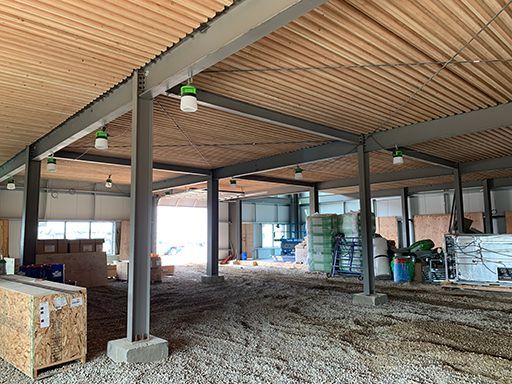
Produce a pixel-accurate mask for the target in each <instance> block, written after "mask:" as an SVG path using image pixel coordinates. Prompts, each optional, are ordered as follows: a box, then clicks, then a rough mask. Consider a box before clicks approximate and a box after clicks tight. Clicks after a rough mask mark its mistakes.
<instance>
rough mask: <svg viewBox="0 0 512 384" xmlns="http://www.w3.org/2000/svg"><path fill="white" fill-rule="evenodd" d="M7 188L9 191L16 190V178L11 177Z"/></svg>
mask: <svg viewBox="0 0 512 384" xmlns="http://www.w3.org/2000/svg"><path fill="white" fill-rule="evenodd" d="M7 189H8V190H9V191H14V190H15V189H16V183H15V182H14V179H9V181H8V182H7Z"/></svg>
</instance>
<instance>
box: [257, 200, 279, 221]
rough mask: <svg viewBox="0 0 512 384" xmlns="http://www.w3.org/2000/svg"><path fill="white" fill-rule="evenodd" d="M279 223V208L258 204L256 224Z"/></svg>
mask: <svg viewBox="0 0 512 384" xmlns="http://www.w3.org/2000/svg"><path fill="white" fill-rule="evenodd" d="M276 221H277V206H276V205H267V204H258V205H257V206H256V222H258V223H274V222H276Z"/></svg>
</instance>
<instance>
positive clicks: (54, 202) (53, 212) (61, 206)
mask: <svg viewBox="0 0 512 384" xmlns="http://www.w3.org/2000/svg"><path fill="white" fill-rule="evenodd" d="M46 201H47V203H46V214H45V219H48V220H64V219H68V220H93V219H94V196H93V195H79V194H76V193H75V194H69V193H57V194H53V195H52V194H48V196H47V200H46Z"/></svg>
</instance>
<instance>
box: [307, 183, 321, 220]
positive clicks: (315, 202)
mask: <svg viewBox="0 0 512 384" xmlns="http://www.w3.org/2000/svg"><path fill="white" fill-rule="evenodd" d="M313 213H320V202H319V194H318V186H317V185H316V184H315V186H314V187H313V188H311V189H310V190H309V214H310V215H312V214H313Z"/></svg>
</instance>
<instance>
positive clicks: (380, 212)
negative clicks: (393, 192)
mask: <svg viewBox="0 0 512 384" xmlns="http://www.w3.org/2000/svg"><path fill="white" fill-rule="evenodd" d="M375 207H376V209H377V211H376V212H375V215H376V216H402V202H401V201H400V198H399V197H398V198H392V199H377V200H376V201H375Z"/></svg>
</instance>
